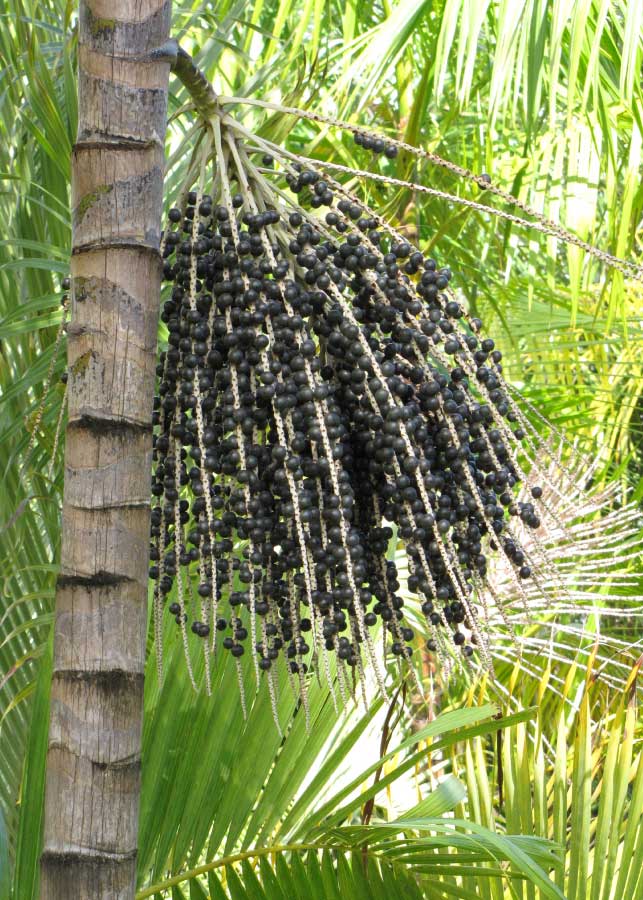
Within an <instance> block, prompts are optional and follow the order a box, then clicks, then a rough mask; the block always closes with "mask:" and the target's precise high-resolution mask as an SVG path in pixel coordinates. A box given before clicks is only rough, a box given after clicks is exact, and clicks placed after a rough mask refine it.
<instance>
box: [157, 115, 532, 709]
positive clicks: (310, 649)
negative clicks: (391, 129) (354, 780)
mask: <svg viewBox="0 0 643 900" xmlns="http://www.w3.org/2000/svg"><path fill="white" fill-rule="evenodd" d="M215 126H216V127H215V128H214V134H213V135H212V136H211V140H212V147H211V150H210V151H209V152H205V151H204V150H203V147H201V148H200V155H199V158H200V160H201V163H200V166H195V167H193V168H192V169H191V175H190V178H191V179H192V180H191V182H190V184H189V185H188V188H189V189H186V190H185V191H184V192H183V194H182V197H181V199H180V201H179V202H178V203H177V205H176V206H175V207H173V208H172V209H170V211H169V217H168V219H169V220H168V223H167V228H166V230H165V236H164V239H163V247H162V252H163V257H164V278H165V280H166V282H167V284H168V294H167V299H166V300H165V302H164V305H163V310H162V320H163V322H164V323H165V325H166V326H167V332H168V338H167V349H165V350H164V351H163V352H162V353H161V357H160V362H159V365H158V370H157V374H158V395H157V397H156V398H155V408H154V425H155V435H154V475H153V485H152V493H153V496H154V498H155V502H154V504H153V511H152V544H151V559H152V563H151V570H150V575H151V577H152V579H154V581H155V598H156V602H155V608H156V615H157V633H159V632H160V629H161V626H162V619H163V617H165V616H171V617H173V618H174V619H175V620H176V623H177V627H178V628H179V629H181V632H182V635H183V641H184V644H185V646H186V650H188V636H189V632H190V631H191V632H193V633H194V634H195V635H197V636H198V638H200V639H201V640H202V641H203V647H204V652H205V653H206V655H210V654H212V653H213V652H217V651H218V649H219V648H221V649H222V651H224V652H229V653H230V654H232V656H233V657H236V658H237V660H238V659H239V657H241V656H243V655H244V654H252V656H253V658H254V660H255V667H256V671H257V675H258V676H259V677H263V675H262V673H265V676H266V677H267V678H268V680H269V682H271V684H272V681H274V667H275V665H276V664H277V663H278V661H279V660H280V659H284V660H285V664H286V665H287V667H288V671H289V675H290V677H291V680H294V681H297V680H298V681H299V685H300V689H301V691H302V692H304V691H305V683H306V678H307V676H308V675H309V673H310V672H311V671H316V672H318V673H325V676H326V677H327V678H328V680H329V682H330V681H332V680H334V678H335V676H334V675H332V676H331V669H332V672H335V671H336V673H337V674H336V678H337V682H338V684H339V688H340V690H341V691H342V694H345V692H346V691H347V690H348V689H349V688H348V686H349V684H350V682H351V680H352V679H351V674H352V675H354V676H355V677H359V676H361V675H362V674H363V667H364V665H365V664H366V663H368V664H370V665H371V666H372V667H373V669H374V672H375V675H376V678H377V680H378V683H379V684H380V687H381V688H382V689H383V690H384V689H385V685H384V672H383V669H382V663H381V660H380V658H379V654H378V652H376V639H375V636H376V635H377V644H378V646H379V644H380V642H382V643H383V646H384V652H385V658H398V659H399V660H400V661H405V660H408V659H409V658H410V657H411V656H412V654H413V652H414V633H413V629H412V628H411V626H410V624H409V621H408V620H407V617H406V616H405V608H404V601H403V599H402V596H401V593H400V575H399V573H398V571H397V568H396V564H395V562H394V561H393V560H392V558H391V554H390V552H389V551H390V550H391V547H393V546H400V545H403V547H404V548H405V551H406V558H407V561H408V585H407V587H408V590H409V591H410V592H411V593H412V594H414V595H416V596H417V598H418V601H419V604H420V608H421V611H422V614H423V615H424V616H425V617H426V622H427V626H428V629H429V632H430V635H431V637H430V640H429V641H428V645H427V646H428V649H429V651H430V652H433V653H435V654H436V655H437V656H438V657H440V658H441V659H446V658H447V657H448V656H450V655H452V654H453V653H454V652H455V653H457V654H458V655H460V658H462V659H466V658H467V657H470V656H471V655H473V654H474V653H475V652H476V651H477V653H478V655H479V658H480V660H481V661H482V662H483V663H484V664H488V663H489V648H488V624H487V616H488V610H487V602H488V596H489V595H488V591H487V588H486V586H485V584H486V576H487V571H488V566H489V561H490V557H491V556H493V555H496V556H502V557H503V558H504V559H505V560H506V561H507V562H508V564H509V567H510V572H511V577H512V578H513V580H514V582H515V584H516V586H517V588H518V589H519V590H523V589H522V588H521V585H522V583H523V582H524V581H525V580H526V579H532V581H533V579H535V580H536V581H537V582H538V581H539V574H538V573H539V570H542V568H543V566H544V565H546V559H545V557H544V551H543V552H542V553H541V554H540V555H539V557H538V559H534V558H533V557H534V553H533V551H532V552H528V551H527V550H526V549H525V546H524V545H523V543H522V542H521V540H520V535H521V534H524V532H525V529H527V530H532V531H534V530H537V529H538V528H539V526H540V522H541V516H542V515H543V513H544V512H545V511H544V510H543V508H542V499H541V498H542V488H541V487H540V486H539V485H537V484H535V483H534V477H533V472H532V473H531V474H530V495H528V499H526V500H523V501H520V500H519V499H518V495H517V491H518V486H519V484H520V482H521V480H522V481H524V480H525V478H526V475H525V472H524V471H523V469H522V468H521V465H520V463H519V461H518V460H519V453H518V450H519V449H520V445H521V442H524V441H527V442H529V441H530V440H531V439H532V437H533V435H530V429H532V426H530V424H529V422H528V421H527V419H526V418H525V416H524V415H523V413H522V412H521V411H520V409H519V408H518V407H517V406H516V404H515V403H514V401H513V400H512V397H511V393H510V392H509V390H508V389H507V388H506V386H505V383H504V381H503V378H502V365H501V354H500V352H499V351H498V350H497V349H496V348H495V345H494V342H493V340H492V339H491V338H489V337H484V336H483V335H482V334H481V328H482V324H481V322H480V321H479V320H477V319H469V318H468V317H467V315H466V314H465V310H464V309H463V306H462V304H461V303H460V302H459V301H458V300H457V299H456V297H455V295H454V293H453V291H452V290H451V287H450V283H451V280H452V275H451V271H450V269H449V268H448V267H446V266H442V265H440V264H439V263H438V262H436V260H434V259H432V258H430V257H427V256H425V255H424V254H423V253H422V252H420V251H419V250H418V249H415V248H414V247H413V246H411V244H410V243H409V242H407V241H406V240H404V239H403V238H402V237H400V236H399V235H398V234H397V233H396V232H395V231H394V230H392V229H391V228H390V227H389V226H388V224H387V223H386V222H385V221H384V220H383V219H382V218H381V217H380V216H378V215H377V214H375V213H374V212H373V211H372V210H370V209H369V208H368V207H367V206H366V205H365V204H364V203H363V202H361V201H360V200H359V199H358V198H357V197H356V196H355V195H354V194H353V193H351V192H350V191H349V190H347V189H346V188H344V187H343V186H342V184H341V183H340V182H338V181H336V180H334V179H333V178H330V177H329V176H325V175H323V174H322V172H321V171H320V170H319V168H318V167H317V166H316V165H314V164H312V163H310V162H303V161H297V159H296V158H294V157H292V155H290V154H288V155H286V154H283V155H282V154H280V151H279V149H278V148H277V147H274V146H273V145H270V147H269V150H270V152H269V153H268V154H266V143H265V142H260V141H259V140H258V139H257V144H256V145H255V144H254V143H253V142H252V141H251V140H249V139H248V138H247V133H246V132H243V133H239V132H238V131H236V130H235V129H234V127H233V126H226V125H225V124H224V125H223V126H222V125H221V123H220V122H216V123H215ZM362 142H363V141H362ZM385 146H386V145H385ZM383 150H384V151H385V147H384V148H383ZM532 431H533V429H532ZM523 594H524V590H523ZM483 598H486V599H483ZM494 599H495V602H496V604H497V605H498V607H499V608H500V610H501V614H502V615H503V617H504V618H505V619H506V615H505V614H504V611H503V610H502V600H501V598H497V597H495V598H494ZM380 632H381V634H380ZM190 640H193V639H190ZM387 654H390V656H388V657H387ZM331 655H333V656H334V657H335V660H334V663H333V665H332V666H331V664H330V662H329V657H330V656H331ZM188 656H189V652H188ZM271 679H272V681H271ZM273 687H274V685H273V686H272V687H271V690H272V689H273Z"/></svg>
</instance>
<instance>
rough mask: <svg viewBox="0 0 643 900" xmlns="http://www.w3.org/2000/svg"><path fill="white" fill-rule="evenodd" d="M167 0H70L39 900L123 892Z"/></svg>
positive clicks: (134, 745) (140, 658)
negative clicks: (73, 40)
mask: <svg viewBox="0 0 643 900" xmlns="http://www.w3.org/2000/svg"><path fill="white" fill-rule="evenodd" d="M170 15H171V0H139V2H136V3H134V2H132V0H84V2H81V3H80V48H79V107H80V109H79V126H78V140H77V143H76V145H75V148H74V154H73V160H72V206H73V256H72V264H71V274H72V322H71V325H70V326H69V329H68V361H69V422H68V426H67V442H66V451H65V494H64V507H63V521H62V552H61V572H60V577H59V580H58V589H57V595H56V632H55V651H54V671H53V682H52V692H51V717H50V727H49V746H48V752H47V787H46V797H45V825H44V846H43V854H42V858H41V897H43V898H46V900H70V898H72V897H73V898H74V900H84V898H92V900H98V898H110V900H117V898H118V900H125V898H132V897H133V896H134V890H135V879H136V845H137V827H138V800H139V786H140V744H141V723H142V713H143V678H144V664H145V636H146V625H147V571H148V544H149V528H150V521H149V515H150V507H149V498H150V492H149V487H150V472H151V447H152V437H151V421H152V397H153V393H154V376H155V364H156V333H157V316H158V306H159V287H160V276H161V263H160V257H159V252H158V248H159V237H160V221H161V205H162V190H163V168H164V153H163V150H164V137H165V127H166V111H167V85H168V76H169V62H168V61H167V59H163V58H162V57H159V58H154V59H151V58H150V51H152V50H154V49H155V48H157V47H159V46H160V45H162V44H164V42H165V41H166V40H167V38H168V34H169V26H170Z"/></svg>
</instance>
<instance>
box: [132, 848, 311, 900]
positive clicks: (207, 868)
mask: <svg viewBox="0 0 643 900" xmlns="http://www.w3.org/2000/svg"><path fill="white" fill-rule="evenodd" d="M315 849H319V845H318V844H276V845H275V846H273V847H257V848H255V849H254V850H244V851H243V852H241V853H234V854H232V855H231V856H222V857H221V859H215V860H214V861H213V862H209V863H204V864H203V865H202V866H197V867H196V868H195V869H188V870H187V871H186V872H181V874H180V875H175V876H174V877H173V878H168V879H167V881H159V882H157V883H156V884H153V885H151V886H150V887H146V888H144V889H143V890H142V891H139V892H138V893H137V894H136V896H135V898H134V900H143V898H144V897H151V896H153V895H154V894H158V893H159V892H160V891H166V890H168V888H171V887H173V886H174V885H176V884H181V882H182V881H189V880H190V879H191V878H196V877H197V875H205V873H206V872H211V871H212V870H213V869H220V868H221V867H222V866H229V865H231V864H232V863H236V862H241V861H242V860H244V859H251V858H253V857H257V856H269V855H270V854H271V853H286V852H287V851H291V850H292V851H299V850H315Z"/></svg>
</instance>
